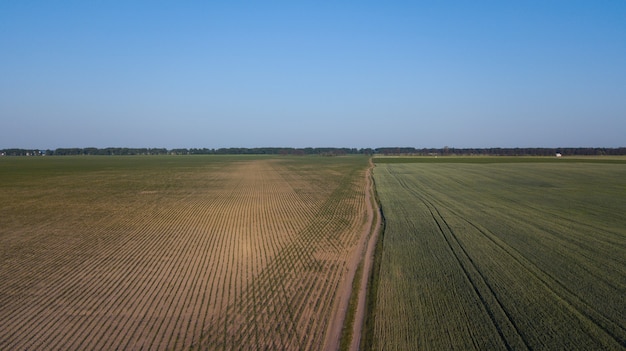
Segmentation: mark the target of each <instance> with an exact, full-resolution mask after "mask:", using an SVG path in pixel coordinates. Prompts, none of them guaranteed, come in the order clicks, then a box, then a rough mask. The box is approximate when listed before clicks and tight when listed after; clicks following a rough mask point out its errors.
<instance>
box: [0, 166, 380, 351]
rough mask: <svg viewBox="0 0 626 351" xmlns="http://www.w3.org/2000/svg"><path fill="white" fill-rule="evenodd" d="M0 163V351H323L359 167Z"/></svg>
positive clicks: (355, 217) (361, 182)
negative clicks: (160, 350)
mask: <svg viewBox="0 0 626 351" xmlns="http://www.w3.org/2000/svg"><path fill="white" fill-rule="evenodd" d="M0 162H1V163H0V167H1V168H0V195H1V196H2V201H1V202H0V281H2V285H0V325H1V326H2V328H0V349H3V350H5V349H6V350H9V349H11V350H23V349H48V350H77V349H246V350H255V349H294V350H295V349H298V350H306V349H308V350H317V349H322V348H323V347H324V345H325V342H326V335H327V333H328V330H329V321H330V320H331V318H332V316H333V308H336V304H335V303H334V299H335V298H336V297H337V296H338V295H340V292H338V289H339V287H340V286H342V283H341V282H342V281H343V280H344V279H346V272H347V270H348V267H347V266H348V262H349V260H350V258H351V257H353V256H354V254H355V252H357V251H358V250H357V247H358V244H359V240H360V234H361V233H362V228H363V226H364V225H365V223H366V221H367V218H368V217H367V214H368V212H367V211H368V210H367V203H366V186H365V179H366V178H365V171H366V168H367V158H365V157H275V158H269V157H268V158H264V157H180V156H168V157H126V158H124V157H121V158H108V157H102V158H97V157H96V158H89V157H84V158H82V157H76V158H74V157H67V158H64V157H58V158H49V159H43V158H39V159H36V160H34V159H27V158H23V159H16V158H10V159H3V160H1V161H0Z"/></svg>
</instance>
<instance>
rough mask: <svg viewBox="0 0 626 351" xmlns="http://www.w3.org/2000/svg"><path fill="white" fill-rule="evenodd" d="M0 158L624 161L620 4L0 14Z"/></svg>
mask: <svg viewBox="0 0 626 351" xmlns="http://www.w3.org/2000/svg"><path fill="white" fill-rule="evenodd" d="M0 53H1V54H0V148H9V147H22V148H42V149H45V148H57V147H89V146H95V147H108V146H128V147H167V148H175V147H208V148H219V147H263V146H290V147H307V146H311V147H324V146H332V147H357V148H361V147H383V146H414V147H443V146H450V147H577V146H581V147H583V146H585V147H587V146H595V147H620V146H626V1H623V0H607V1H553V0H543V1H406V2H404V1H387V2H373V1H359V2H356V1H355V2H341V1H338V2H325V3H319V2H313V1H256V2H252V1H249V2H248V1H228V2H224V3H216V2H210V1H209V2H193V1H178V2H174V1H123V2H122V1H28V0H25V1H12V0H0Z"/></svg>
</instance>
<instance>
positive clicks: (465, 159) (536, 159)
mask: <svg viewBox="0 0 626 351" xmlns="http://www.w3.org/2000/svg"><path fill="white" fill-rule="evenodd" d="M374 161H375V162H376V163H615V164H626V157H624V156H571V157H560V158H557V157H543V156H437V157H436V156H377V157H375V158H374Z"/></svg>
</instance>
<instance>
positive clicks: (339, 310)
mask: <svg viewBox="0 0 626 351" xmlns="http://www.w3.org/2000/svg"><path fill="white" fill-rule="evenodd" d="M373 168H374V164H373V162H372V160H371V159H370V166H369V168H368V169H367V172H366V174H365V181H366V185H365V186H366V192H365V202H366V203H367V206H366V209H367V212H366V215H367V218H366V221H365V224H364V225H363V228H362V230H361V235H360V239H359V243H358V245H357V247H356V249H355V250H354V253H353V254H352V257H351V258H350V260H349V261H348V262H347V264H346V274H345V277H344V279H343V280H342V281H341V282H340V285H339V289H338V292H337V296H336V299H335V301H336V302H335V304H336V306H335V308H334V312H333V317H332V319H331V321H330V323H329V327H328V331H327V333H326V335H327V336H326V342H325V345H326V347H325V348H324V349H325V350H339V345H340V342H341V334H342V331H343V327H344V323H345V321H346V316H347V313H348V305H349V304H350V297H351V296H352V283H353V280H354V279H355V274H356V272H357V270H358V268H359V264H360V263H361V261H363V269H362V270H361V272H359V273H360V274H361V277H360V279H361V280H360V285H359V290H358V304H357V308H356V312H355V316H354V324H353V331H352V341H351V344H350V350H358V349H359V343H360V341H361V331H362V329H363V323H364V320H365V302H366V295H367V283H368V280H369V276H370V271H371V269H372V264H373V258H374V248H375V247H376V241H377V239H378V233H379V232H380V224H381V223H380V216H379V215H378V208H377V205H376V203H375V202H374V200H373V192H374V187H373V180H372V170H373Z"/></svg>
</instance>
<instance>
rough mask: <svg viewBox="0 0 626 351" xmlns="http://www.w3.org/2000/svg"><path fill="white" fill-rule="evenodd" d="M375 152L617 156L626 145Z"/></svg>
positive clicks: (380, 151)
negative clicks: (617, 146) (610, 146)
mask: <svg viewBox="0 0 626 351" xmlns="http://www.w3.org/2000/svg"><path fill="white" fill-rule="evenodd" d="M375 153H377V154H382V155H415V156H554V155H556V154H557V153H560V154H562V155H563V156H601V155H607V156H609V155H610V156H616V155H626V147H619V148H604V147H561V148H543V147H533V148H530V147H529V148H499V147H495V148H454V147H447V146H446V147H443V148H423V149H416V148H413V147H383V148H377V149H375Z"/></svg>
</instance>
